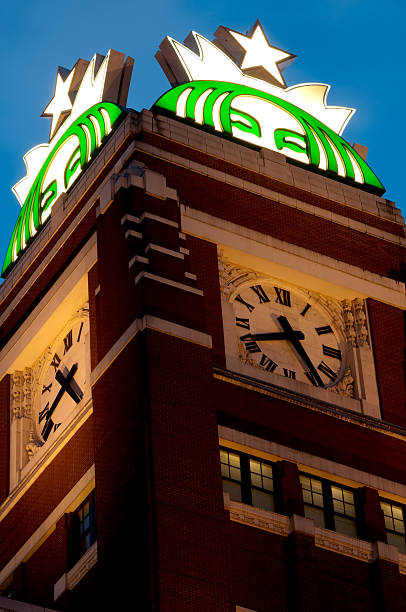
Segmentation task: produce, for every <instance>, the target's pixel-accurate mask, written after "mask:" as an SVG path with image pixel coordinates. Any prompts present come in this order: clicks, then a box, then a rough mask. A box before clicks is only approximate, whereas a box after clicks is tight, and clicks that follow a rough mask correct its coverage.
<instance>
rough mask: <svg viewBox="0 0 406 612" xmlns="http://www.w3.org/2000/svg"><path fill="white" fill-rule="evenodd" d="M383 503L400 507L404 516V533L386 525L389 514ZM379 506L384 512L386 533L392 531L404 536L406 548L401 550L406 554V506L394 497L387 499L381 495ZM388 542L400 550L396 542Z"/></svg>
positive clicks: (405, 546) (401, 536)
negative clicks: (384, 509)
mask: <svg viewBox="0 0 406 612" xmlns="http://www.w3.org/2000/svg"><path fill="white" fill-rule="evenodd" d="M382 503H384V504H388V505H389V506H391V508H392V507H393V506H395V507H396V508H400V509H401V511H402V517H403V527H404V532H403V533H399V532H398V531H395V530H394V529H389V528H388V527H387V526H386V521H385V516H387V515H385V512H384V511H383V508H382ZM379 506H380V508H381V510H382V514H383V518H384V523H385V533H386V535H387V534H388V533H392V534H394V535H396V536H398V537H400V538H403V543H404V550H403V551H402V550H400V551H399V552H401V553H402V554H406V506H404V505H403V504H401V503H398V502H394V500H393V499H392V500H391V499H386V498H385V497H380V496H379ZM392 519H393V512H392ZM388 544H390V545H391V546H396V548H397V549H398V550H399V548H398V546H397V545H396V544H392V543H390V542H388Z"/></svg>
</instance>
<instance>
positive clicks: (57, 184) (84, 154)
mask: <svg viewBox="0 0 406 612" xmlns="http://www.w3.org/2000/svg"><path fill="white" fill-rule="evenodd" d="M122 114H123V110H122V109H121V108H119V107H118V106H116V105H115V104H112V103H111V102H100V103H98V104H95V105H94V106H92V107H91V108H89V109H88V110H87V111H86V112H84V113H83V114H82V115H80V116H79V117H78V118H77V119H76V120H75V121H74V123H72V125H70V126H69V128H68V129H67V130H66V132H65V133H64V134H63V135H62V136H61V138H60V139H59V140H58V141H57V143H56V144H55V146H54V148H53V149H52V150H51V152H50V153H49V155H48V157H47V158H46V160H45V162H44V163H43V165H42V167H41V170H40V171H39V172H38V174H37V176H36V177H35V180H34V182H33V184H32V186H31V188H30V190H29V192H28V195H27V197H26V199H25V202H24V205H23V206H22V208H21V211H20V214H19V215H18V219H17V222H16V225H15V228H14V231H13V234H12V236H11V240H10V243H9V246H8V249H7V253H6V257H5V260H4V264H3V270H2V276H3V278H4V277H5V276H6V275H7V273H8V272H9V271H10V269H11V267H12V266H13V265H14V264H15V262H16V261H17V260H18V258H19V257H20V256H21V255H22V253H23V252H24V250H25V249H26V248H27V246H28V245H29V243H30V242H31V240H32V239H33V238H34V236H35V235H36V234H37V233H38V231H39V230H40V229H41V227H42V226H43V225H44V224H45V222H46V221H47V219H48V218H49V216H50V212H51V208H52V206H53V204H54V202H55V201H56V199H57V198H58V197H59V196H60V195H61V194H62V193H64V192H66V191H67V190H68V189H69V187H71V186H72V185H73V183H74V182H75V181H76V180H77V178H78V177H79V176H80V174H81V173H82V171H83V169H84V168H85V167H86V165H87V164H88V163H89V162H90V160H91V157H92V155H93V154H94V152H95V151H96V150H97V149H99V148H100V146H101V144H102V143H103V142H104V140H105V138H106V137H107V136H108V134H110V133H111V131H112V130H113V129H114V127H115V125H116V124H117V120H118V119H119V117H120V116H121V115H122ZM67 146H68V147H70V148H71V149H72V152H71V154H70V156H69V158H68V160H67V161H66V162H64V165H63V167H62V170H61V171H59V174H58V176H54V175H53V170H54V168H56V166H57V164H58V163H60V161H61V157H62V156H63V155H64V153H65V152H66V148H65V147H67ZM69 151H70V149H69Z"/></svg>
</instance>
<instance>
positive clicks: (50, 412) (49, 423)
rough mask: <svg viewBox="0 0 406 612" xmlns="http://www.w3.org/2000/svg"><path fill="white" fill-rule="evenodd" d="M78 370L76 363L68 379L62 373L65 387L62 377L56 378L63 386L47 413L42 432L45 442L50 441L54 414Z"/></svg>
mask: <svg viewBox="0 0 406 612" xmlns="http://www.w3.org/2000/svg"><path fill="white" fill-rule="evenodd" d="M77 369H78V364H77V363H74V364H73V366H72V367H71V369H70V371H69V373H68V375H67V376H66V378H65V377H64V376H63V374H62V373H61V377H62V378H63V381H64V382H63V385H62V384H61V380H60V378H61V377H57V376H55V378H56V379H57V380H58V382H59V384H61V388H60V389H59V391H58V393H57V395H56V397H55V399H54V401H53V402H52V405H51V407H50V409H49V410H48V413H47V415H46V417H45V418H46V422H45V425H44V427H43V429H42V432H41V433H42V437H43V438H44V440H45V441H46V440H47V439H48V436H49V434H50V433H51V429H52V427H53V425H54V422H53V420H52V418H51V417H52V415H53V413H54V412H55V409H56V407H57V406H58V404H59V402H60V401H61V399H62V396H63V394H64V393H65V391H66V387H67V386H69V384H70V382H71V380H72V378H73V377H74V375H75V373H76V370H77ZM58 372H59V370H58ZM58 372H57V374H58Z"/></svg>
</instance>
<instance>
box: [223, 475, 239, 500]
mask: <svg viewBox="0 0 406 612" xmlns="http://www.w3.org/2000/svg"><path fill="white" fill-rule="evenodd" d="M223 491H224V492H225V493H228V494H229V495H230V499H233V500H234V501H241V485H240V484H238V482H232V481H231V480H223Z"/></svg>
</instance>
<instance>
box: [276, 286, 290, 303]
mask: <svg viewBox="0 0 406 612" xmlns="http://www.w3.org/2000/svg"><path fill="white" fill-rule="evenodd" d="M274 289H275V292H276V300H275V302H276V303H277V304H282V305H283V306H290V291H287V290H286V289H280V288H279V287H274Z"/></svg>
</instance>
